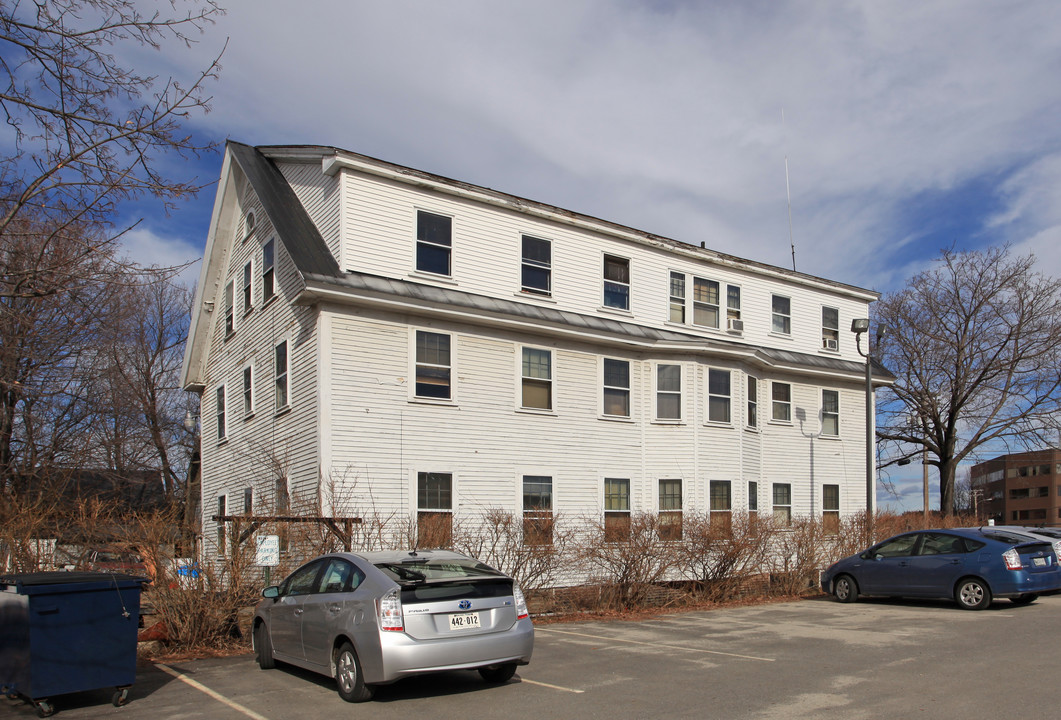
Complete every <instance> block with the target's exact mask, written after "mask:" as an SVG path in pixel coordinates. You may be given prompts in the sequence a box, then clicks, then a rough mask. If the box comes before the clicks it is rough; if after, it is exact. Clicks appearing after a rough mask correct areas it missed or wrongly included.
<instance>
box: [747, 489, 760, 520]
mask: <svg viewBox="0 0 1061 720" xmlns="http://www.w3.org/2000/svg"><path fill="white" fill-rule="evenodd" d="M748 515H750V516H755V517H758V515H759V483H758V482H756V481H755V480H749V481H748Z"/></svg>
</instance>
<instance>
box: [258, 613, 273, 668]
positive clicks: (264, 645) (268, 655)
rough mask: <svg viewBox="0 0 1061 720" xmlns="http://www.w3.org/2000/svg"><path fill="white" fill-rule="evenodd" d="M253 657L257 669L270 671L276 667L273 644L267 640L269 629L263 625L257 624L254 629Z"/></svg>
mask: <svg viewBox="0 0 1061 720" xmlns="http://www.w3.org/2000/svg"><path fill="white" fill-rule="evenodd" d="M254 655H255V658H254V659H255V660H257V661H258V667H260V668H261V669H262V670H272V669H273V668H274V667H276V660H274V659H273V643H272V641H271V640H270V639H269V629H268V628H267V627H265V623H258V625H257V627H255V628H254Z"/></svg>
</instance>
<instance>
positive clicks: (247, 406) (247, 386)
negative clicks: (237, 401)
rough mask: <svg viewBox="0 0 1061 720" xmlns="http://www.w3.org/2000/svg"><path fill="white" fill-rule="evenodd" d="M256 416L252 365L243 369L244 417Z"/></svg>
mask: <svg viewBox="0 0 1061 720" xmlns="http://www.w3.org/2000/svg"><path fill="white" fill-rule="evenodd" d="M253 414H254V373H253V370H252V369H251V366H250V365H247V366H246V367H244V368H243V417H244V418H249V417H250V416H251V415H253Z"/></svg>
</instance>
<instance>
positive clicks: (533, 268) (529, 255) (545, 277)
mask: <svg viewBox="0 0 1061 720" xmlns="http://www.w3.org/2000/svg"><path fill="white" fill-rule="evenodd" d="M522 244H523V256H522V262H521V266H520V288H521V289H522V290H523V292H529V293H536V294H538V295H550V294H551V293H552V279H553V277H552V275H553V269H552V268H553V247H552V243H551V242H550V241H548V240H543V239H541V238H536V237H532V236H530V235H524V236H523V238H522Z"/></svg>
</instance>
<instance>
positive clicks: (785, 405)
mask: <svg viewBox="0 0 1061 720" xmlns="http://www.w3.org/2000/svg"><path fill="white" fill-rule="evenodd" d="M770 400H771V405H772V410H771V415H770V417H772V418H773V419H774V420H776V421H778V422H792V386H791V385H789V384H788V383H783V382H772V383H770Z"/></svg>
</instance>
